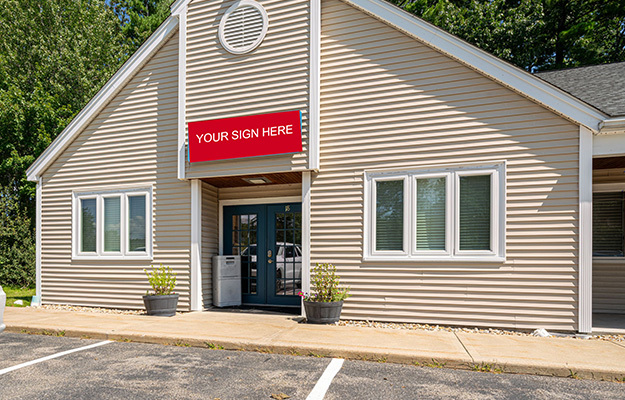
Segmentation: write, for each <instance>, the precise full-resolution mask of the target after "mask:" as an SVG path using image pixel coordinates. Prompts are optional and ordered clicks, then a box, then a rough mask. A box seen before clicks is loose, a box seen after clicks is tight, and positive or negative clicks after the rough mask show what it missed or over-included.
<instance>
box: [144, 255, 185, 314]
mask: <svg viewBox="0 0 625 400" xmlns="http://www.w3.org/2000/svg"><path fill="white" fill-rule="evenodd" d="M144 271H145V274H146V275H147V276H148V282H150V286H152V290H153V292H152V293H150V292H149V291H148V292H147V293H146V294H145V296H143V304H145V310H146V311H147V313H148V315H157V316H161V317H173V316H174V315H176V307H177V306H178V297H179V295H178V294H177V293H174V288H175V287H176V274H175V273H174V272H173V271H172V269H171V267H165V266H163V264H161V266H160V267H158V268H157V267H154V266H152V270H151V271H148V270H145V269H144Z"/></svg>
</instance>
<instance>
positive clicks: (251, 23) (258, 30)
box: [219, 0, 269, 54]
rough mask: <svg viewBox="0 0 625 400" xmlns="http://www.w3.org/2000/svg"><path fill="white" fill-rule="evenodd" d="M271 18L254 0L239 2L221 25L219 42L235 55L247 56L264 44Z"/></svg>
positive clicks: (227, 13)
mask: <svg viewBox="0 0 625 400" xmlns="http://www.w3.org/2000/svg"><path fill="white" fill-rule="evenodd" d="M268 26H269V18H268V17H267V11H265V8H264V7H263V6H262V5H260V4H259V3H257V2H255V1H253V0H239V1H237V2H236V3H234V4H233V5H232V7H230V8H229V9H228V10H227V11H226V13H225V14H224V16H223V17H222V18H221V23H220V24H219V41H220V42H221V45H222V46H223V47H224V49H226V50H228V51H229V52H230V53H233V54H245V53H249V52H250V51H252V50H254V49H255V48H257V47H258V46H260V44H261V43H262V41H263V39H264V38H265V35H266V34H267V28H268Z"/></svg>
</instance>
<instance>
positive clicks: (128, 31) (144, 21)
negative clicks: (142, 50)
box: [110, 0, 171, 48]
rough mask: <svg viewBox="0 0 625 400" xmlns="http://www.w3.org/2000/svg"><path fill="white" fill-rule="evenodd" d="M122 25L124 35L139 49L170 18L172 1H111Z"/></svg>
mask: <svg viewBox="0 0 625 400" xmlns="http://www.w3.org/2000/svg"><path fill="white" fill-rule="evenodd" d="M110 4H111V7H112V8H113V10H114V11H115V14H117V16H118V18H119V20H120V21H121V23H122V33H123V34H124V37H125V38H126V39H127V40H128V42H129V44H130V46H131V47H133V48H137V47H139V46H140V45H141V43H143V42H144V41H145V39H147V38H148V37H149V36H150V35H151V34H152V32H154V31H155V30H156V28H158V26H159V25H160V24H161V23H162V22H163V21H164V20H165V19H166V18H167V17H168V16H169V6H170V4H171V0H111V2H110Z"/></svg>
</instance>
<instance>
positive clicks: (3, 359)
mask: <svg viewBox="0 0 625 400" xmlns="http://www.w3.org/2000/svg"><path fill="white" fill-rule="evenodd" d="M96 345H97V347H91V348H87V349H82V348H83V347H86V346H96ZM76 349H80V350H79V351H75V352H72V353H69V354H64V355H61V356H59V357H57V358H51V359H46V360H44V361H41V362H36V363H32V364H28V365H26V366H23V367H20V368H18V369H12V367H15V366H19V365H20V364H24V363H31V362H33V361H36V360H38V359H41V358H44V357H50V356H55V355H58V354H59V353H61V354H62V353H63V352H67V351H72V350H76ZM334 374H335V376H334ZM624 385H625V384H621V383H613V382H598V381H582V380H575V379H564V378H549V377H540V376H526V375H508V374H493V373H480V372H472V371H455V370H448V369H444V368H430V367H416V366H410V365H395V364H386V363H375V362H365V361H345V362H342V360H335V361H333V360H331V359H327V358H316V357H310V356H309V357H303V356H284V355H274V354H261V353H251V352H236V351H224V350H218V349H208V348H206V349H203V348H191V347H185V346H184V344H183V343H179V346H163V345H153V344H140V343H124V342H111V343H103V342H102V341H98V340H86V339H75V338H65V337H53V336H38V335H26V334H10V333H3V334H1V335H0V399H29V400H30V399H120V398H126V399H221V400H227V399H272V398H273V399H276V398H277V399H286V398H289V399H307V398H308V399H311V400H312V399H322V398H325V399H328V400H333V399H620V398H623V389H625V386H624ZM326 389H327V392H326ZM324 393H325V397H324ZM287 396H288V397H287Z"/></svg>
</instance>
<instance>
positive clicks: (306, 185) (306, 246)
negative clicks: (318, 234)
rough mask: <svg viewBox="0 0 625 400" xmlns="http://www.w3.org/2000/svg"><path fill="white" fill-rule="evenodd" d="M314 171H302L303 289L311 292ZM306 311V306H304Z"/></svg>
mask: <svg viewBox="0 0 625 400" xmlns="http://www.w3.org/2000/svg"><path fill="white" fill-rule="evenodd" d="M311 185H312V172H310V171H305V172H303V173H302V291H303V292H306V293H310V210H311V197H310V187H311ZM302 312H304V307H302Z"/></svg>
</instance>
